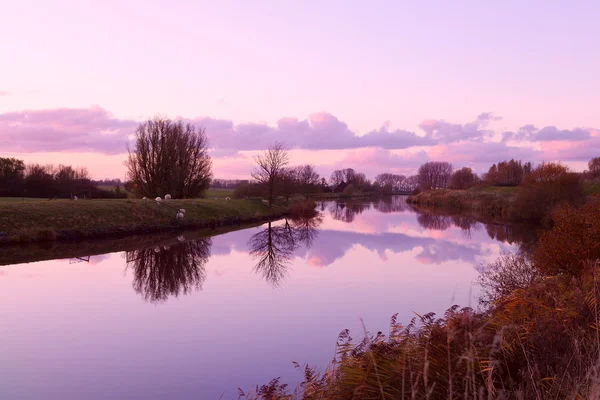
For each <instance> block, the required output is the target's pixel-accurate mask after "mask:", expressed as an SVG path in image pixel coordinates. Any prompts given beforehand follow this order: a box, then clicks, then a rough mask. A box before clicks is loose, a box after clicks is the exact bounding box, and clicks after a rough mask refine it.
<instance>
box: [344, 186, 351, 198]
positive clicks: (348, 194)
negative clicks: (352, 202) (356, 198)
mask: <svg viewBox="0 0 600 400" xmlns="http://www.w3.org/2000/svg"><path fill="white" fill-rule="evenodd" d="M343 193H344V196H348V197H351V196H352V195H353V194H354V186H353V185H352V184H350V185H348V186H346V187H345V188H344V192H343Z"/></svg>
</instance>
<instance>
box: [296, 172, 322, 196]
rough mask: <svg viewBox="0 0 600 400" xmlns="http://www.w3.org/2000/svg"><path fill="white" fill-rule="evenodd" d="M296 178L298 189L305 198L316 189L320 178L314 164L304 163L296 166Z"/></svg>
mask: <svg viewBox="0 0 600 400" xmlns="http://www.w3.org/2000/svg"><path fill="white" fill-rule="evenodd" d="M296 179H297V182H298V189H299V191H300V192H301V193H302V194H304V196H305V197H306V198H307V199H308V196H309V195H310V194H311V193H315V192H316V191H317V187H318V184H319V182H320V179H319V174H317V172H316V171H315V167H314V166H312V165H309V164H306V165H303V166H301V167H298V168H297V170H296Z"/></svg>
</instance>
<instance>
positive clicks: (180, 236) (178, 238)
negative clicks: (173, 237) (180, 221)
mask: <svg viewBox="0 0 600 400" xmlns="http://www.w3.org/2000/svg"><path fill="white" fill-rule="evenodd" d="M184 240H185V238H184V237H183V235H179V236H177V241H178V242H183V241H184Z"/></svg>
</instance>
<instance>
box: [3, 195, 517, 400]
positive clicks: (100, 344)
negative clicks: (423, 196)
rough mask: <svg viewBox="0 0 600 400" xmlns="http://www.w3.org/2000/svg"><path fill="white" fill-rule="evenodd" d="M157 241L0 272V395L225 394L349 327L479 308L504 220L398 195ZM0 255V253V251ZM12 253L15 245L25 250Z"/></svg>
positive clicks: (286, 371)
mask: <svg viewBox="0 0 600 400" xmlns="http://www.w3.org/2000/svg"><path fill="white" fill-rule="evenodd" d="M319 210H320V211H321V215H320V217H318V218H316V219H311V220H298V221H291V220H290V221H277V222H274V223H268V224H264V225H262V226H260V227H256V228H250V229H245V230H240V231H235V232H230V233H226V234H222V235H219V236H214V237H212V238H203V239H200V240H192V241H187V240H186V239H185V236H186V234H184V235H182V236H180V237H179V238H178V240H172V241H171V242H170V244H169V245H164V246H154V247H149V248H141V249H136V250H132V251H126V252H119V253H110V254H103V255H98V256H91V257H89V258H88V257H81V258H79V259H60V260H51V261H42V262H35V263H29V264H15V265H7V266H2V267H0V397H2V398H7V399H29V398H31V399H34V398H46V399H54V398H57V399H58V398H60V399H70V398H86V399H108V398H110V399H125V398H146V399H164V398H178V399H179V398H182V399H183V398H195V399H218V398H220V397H221V396H222V398H223V399H235V398H237V388H238V387H241V388H243V389H248V388H250V387H252V386H253V385H256V384H263V383H267V382H268V381H269V380H271V379H272V378H275V377H281V378H282V380H283V381H285V382H289V383H292V384H293V383H295V382H297V381H298V380H299V379H300V374H299V373H298V372H297V371H296V370H295V369H294V367H293V365H292V361H297V362H298V363H300V364H304V363H308V364H309V365H318V366H321V367H324V366H326V365H327V364H328V362H329V361H330V360H331V358H332V357H333V355H334V351H335V341H336V338H337V335H338V334H339V333H340V331H342V330H343V329H345V328H348V329H350V331H351V334H352V336H353V337H355V338H360V337H361V336H362V334H363V328H362V325H361V322H360V319H361V318H362V319H363V320H364V323H365V324H366V326H367V328H368V329H369V330H371V331H378V330H381V331H384V332H386V331H387V328H388V324H389V319H390V317H391V316H392V315H393V314H395V313H398V320H399V321H403V322H408V321H410V319H411V318H413V317H414V316H415V314H414V313H415V312H417V313H426V312H436V313H438V314H441V313H443V311H444V310H446V309H447V308H448V307H450V306H451V305H453V304H459V305H461V306H469V305H471V306H476V305H477V300H476V295H477V287H476V286H475V285H474V281H475V280H476V278H477V275H478V272H477V270H478V268H480V266H481V265H482V263H485V262H488V261H492V260H494V259H495V258H496V257H497V256H498V255H499V254H500V252H501V251H513V250H514V244H511V243H513V241H514V240H516V239H514V237H513V236H514V235H513V234H512V233H511V232H512V231H511V229H510V227H506V226H502V225H487V226H486V225H484V224H481V223H478V222H475V221H474V220H472V219H470V218H465V217H449V216H443V215H434V214H429V213H417V212H415V211H413V210H411V209H410V208H409V207H407V206H406V204H405V202H404V199H403V198H402V197H395V198H393V199H390V200H385V201H383V200H382V201H375V202H364V201H363V202H356V201H354V202H329V203H323V204H321V205H319ZM0 251H2V249H0ZM23 251H27V250H26V249H24V250H23Z"/></svg>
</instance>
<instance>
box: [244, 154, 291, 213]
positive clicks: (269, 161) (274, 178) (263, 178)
mask: <svg viewBox="0 0 600 400" xmlns="http://www.w3.org/2000/svg"><path fill="white" fill-rule="evenodd" d="M255 161H256V164H257V167H256V168H255V169H254V171H252V178H254V179H255V180H256V182H257V183H259V184H261V185H263V186H264V187H265V189H266V192H267V196H268V199H269V207H271V206H272V205H273V199H274V198H275V193H276V188H277V185H278V184H279V183H280V182H281V179H282V177H283V173H284V172H285V171H284V169H285V166H286V165H287V164H288V162H289V155H288V152H287V150H286V149H285V148H284V147H283V144H282V143H275V144H274V145H272V146H271V147H270V148H269V149H268V150H267V151H265V152H264V154H261V155H259V156H257V157H256V158H255Z"/></svg>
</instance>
